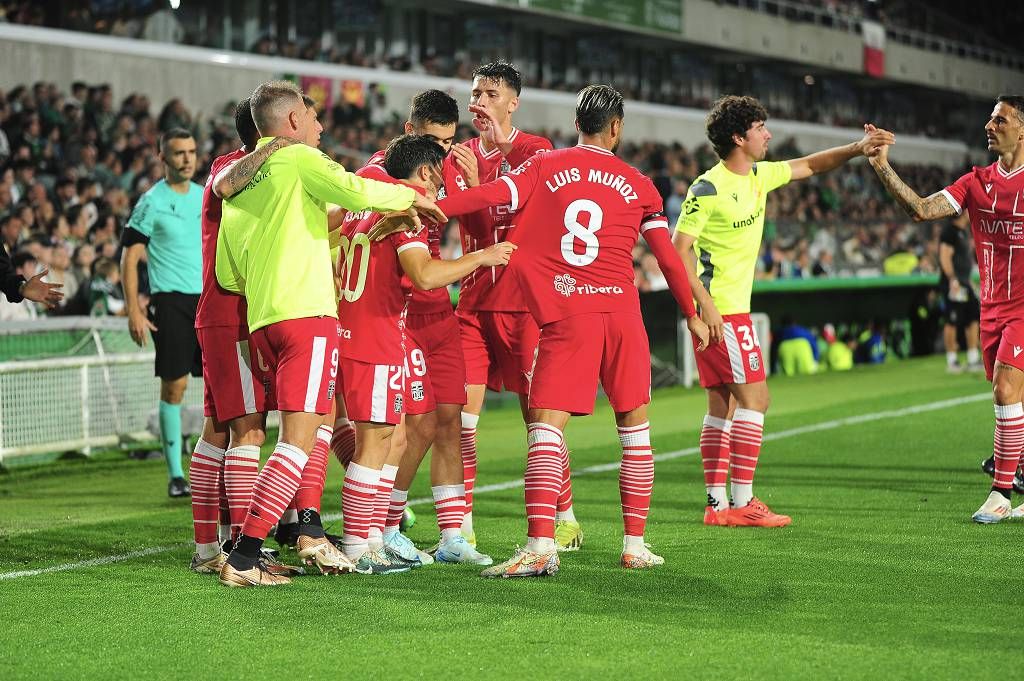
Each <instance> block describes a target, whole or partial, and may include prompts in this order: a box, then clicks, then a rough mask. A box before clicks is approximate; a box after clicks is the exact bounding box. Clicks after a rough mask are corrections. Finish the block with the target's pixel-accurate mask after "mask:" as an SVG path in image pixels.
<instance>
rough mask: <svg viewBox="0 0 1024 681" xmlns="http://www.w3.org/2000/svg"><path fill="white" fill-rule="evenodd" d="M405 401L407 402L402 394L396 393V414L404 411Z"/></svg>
mask: <svg viewBox="0 0 1024 681" xmlns="http://www.w3.org/2000/svg"><path fill="white" fill-rule="evenodd" d="M404 403H405V401H404V399H403V398H402V396H401V395H395V406H394V409H395V413H396V414H401V413H402V405H403V404H404Z"/></svg>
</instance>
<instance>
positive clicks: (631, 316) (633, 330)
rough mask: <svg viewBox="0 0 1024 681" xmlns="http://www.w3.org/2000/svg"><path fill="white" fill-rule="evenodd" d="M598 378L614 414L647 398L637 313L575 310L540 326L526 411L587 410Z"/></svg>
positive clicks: (646, 361)
mask: <svg viewBox="0 0 1024 681" xmlns="http://www.w3.org/2000/svg"><path fill="white" fill-rule="evenodd" d="M599 379H600V381H601V385H602V386H603V387H604V390H605V393H607V395H608V401H609V402H610V403H611V405H612V409H614V410H615V411H617V412H624V411H631V410H633V409H636V408H637V407H641V406H643V405H645V404H647V403H648V402H650V401H651V350H650V345H649V344H648V341H647V330H646V329H644V320H643V318H642V317H641V316H640V313H639V312H637V313H632V312H625V313H624V312H616V313H614V314H612V313H602V312H595V313H589V314H578V315H573V316H572V317H567V318H566V319H560V320H558V321H557V322H551V323H550V324H545V325H544V327H543V328H542V329H541V330H540V343H539V344H538V345H537V364H536V366H535V367H534V369H533V382H532V384H531V386H530V408H531V409H557V410H559V411H567V412H569V413H570V414H575V415H583V414H592V413H594V400H595V399H596V398H597V382H598V380H599Z"/></svg>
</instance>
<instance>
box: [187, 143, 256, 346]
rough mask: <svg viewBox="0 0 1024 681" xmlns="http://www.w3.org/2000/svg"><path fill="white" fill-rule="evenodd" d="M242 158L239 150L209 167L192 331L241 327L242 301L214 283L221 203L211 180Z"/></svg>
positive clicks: (217, 160)
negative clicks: (200, 280) (199, 281)
mask: <svg viewBox="0 0 1024 681" xmlns="http://www.w3.org/2000/svg"><path fill="white" fill-rule="evenodd" d="M243 156H245V151H244V150H243V149H237V150H235V151H232V152H231V153H230V154H224V155H223V156H218V157H217V158H215V159H214V160H213V164H212V165H211V166H210V176H209V177H208V178H207V179H206V187H204V188H203V213H202V215H203V220H202V222H203V292H202V293H201V294H200V295H199V306H198V307H197V308H196V328H197V329H202V328H206V327H210V326H238V327H245V326H246V322H245V313H246V306H245V297H244V296H239V295H235V294H234V293H229V292H228V291H225V290H224V289H222V288H221V287H220V284H218V283H217V275H216V274H215V264H216V260H215V258H216V257H217V234H219V233H220V213H221V204H222V203H223V202H222V201H221V199H220V197H218V196H217V195H216V194H214V193H213V180H214V179H215V178H216V177H217V173H219V172H220V171H221V170H223V169H224V168H225V167H226V166H228V165H230V164H232V163H234V162H235V161H237V160H238V159H240V158H242V157H243Z"/></svg>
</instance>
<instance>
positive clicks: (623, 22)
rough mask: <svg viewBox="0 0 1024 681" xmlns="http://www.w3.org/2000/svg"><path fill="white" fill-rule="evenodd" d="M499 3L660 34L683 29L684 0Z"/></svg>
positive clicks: (506, 0)
mask: <svg viewBox="0 0 1024 681" xmlns="http://www.w3.org/2000/svg"><path fill="white" fill-rule="evenodd" d="M498 4H499V5H507V6H509V7H516V8H519V9H523V10H539V11H542V12H551V13H554V14H562V15H566V16H571V17H577V18H581V19H593V20H595V21H601V22H605V23H608V24H612V25H615V26H621V27H623V28H632V29H640V30H644V31H656V32H658V33H671V34H674V35H678V34H680V33H682V30H683V3H682V0H498Z"/></svg>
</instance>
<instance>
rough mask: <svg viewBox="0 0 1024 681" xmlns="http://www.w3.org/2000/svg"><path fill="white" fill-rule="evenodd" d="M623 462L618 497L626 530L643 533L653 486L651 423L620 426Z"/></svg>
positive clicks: (640, 534)
mask: <svg viewBox="0 0 1024 681" xmlns="http://www.w3.org/2000/svg"><path fill="white" fill-rule="evenodd" d="M618 430H619V443H620V444H621V445H622V466H621V468H619V498H620V499H621V501H622V524H623V527H624V530H625V534H626V535H627V536H630V537H642V536H643V535H644V529H645V528H646V526H647V513H648V511H649V510H650V508H651V491H652V490H653V489H654V453H653V451H652V450H651V424H649V423H642V424H640V425H638V426H624V427H619V429H618Z"/></svg>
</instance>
